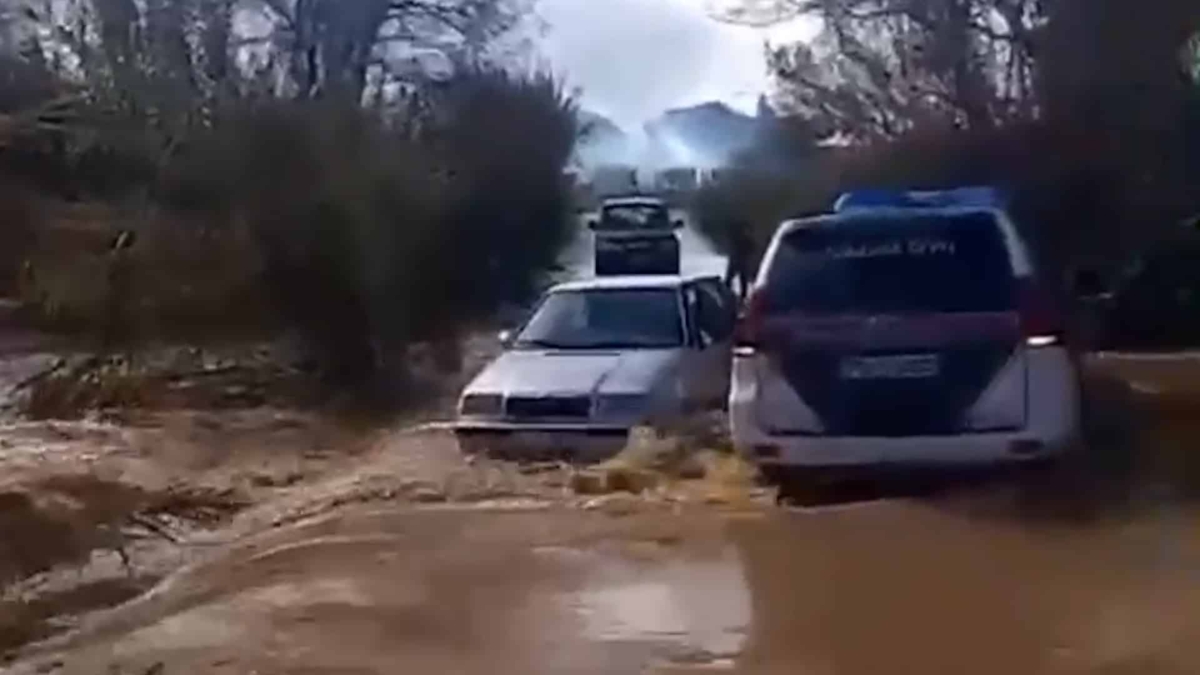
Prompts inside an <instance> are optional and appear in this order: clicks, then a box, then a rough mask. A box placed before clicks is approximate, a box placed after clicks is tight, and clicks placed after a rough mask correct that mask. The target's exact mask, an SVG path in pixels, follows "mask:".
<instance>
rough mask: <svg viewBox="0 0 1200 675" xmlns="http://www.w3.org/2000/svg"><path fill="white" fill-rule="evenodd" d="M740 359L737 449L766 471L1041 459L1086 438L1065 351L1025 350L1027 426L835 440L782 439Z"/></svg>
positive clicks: (732, 410) (734, 401)
mask: <svg viewBox="0 0 1200 675" xmlns="http://www.w3.org/2000/svg"><path fill="white" fill-rule="evenodd" d="M738 361H739V360H738V359H735V361H734V380H733V386H732V389H731V392H730V399H729V423H730V431H731V435H732V437H733V444H734V446H735V447H736V448H737V449H738V451H739V452H741V453H742V454H743V455H744V456H746V457H747V458H748V459H751V460H753V461H754V462H756V463H758V464H761V465H763V466H779V467H789V466H793V467H842V468H844V467H855V466H871V465H888V464H903V465H934V466H938V465H941V466H974V465H988V464H1004V463H1021V462H1031V461H1038V460H1043V459H1047V458H1051V457H1055V456H1057V455H1059V454H1062V453H1063V452H1064V451H1065V450H1067V449H1068V448H1070V447H1071V446H1072V445H1074V444H1075V443H1077V442H1078V441H1079V439H1080V435H1081V433H1082V431H1081V430H1082V424H1081V413H1080V409H1081V403H1082V390H1081V388H1080V381H1079V377H1078V371H1077V370H1076V369H1075V366H1074V363H1073V361H1072V358H1071V356H1070V354H1068V353H1067V352H1066V350H1064V349H1061V348H1050V349H1039V350H1029V351H1028V352H1027V353H1026V362H1027V383H1026V392H1027V400H1026V409H1027V415H1026V419H1025V424H1024V425H1023V428H1021V429H1018V430H1013V431H1004V432H977V433H971V432H964V433H961V434H954V435H947V436H898V437H873V436H829V435H822V434H813V435H799V434H795V435H793V434H780V433H774V432H773V431H772V430H768V429H764V428H763V427H762V426H761V425H760V424H759V419H758V416H757V414H756V413H755V411H756V409H757V406H758V404H759V401H758V396H759V391H758V388H757V386H756V381H755V380H754V378H753V377H752V371H751V370H750V369H749V368H745V367H744V364H743V363H739V362H738Z"/></svg>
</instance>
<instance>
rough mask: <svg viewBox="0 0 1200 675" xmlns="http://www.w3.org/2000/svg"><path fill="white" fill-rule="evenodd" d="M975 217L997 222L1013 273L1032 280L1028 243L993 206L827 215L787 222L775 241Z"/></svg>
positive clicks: (887, 208) (873, 209)
mask: <svg viewBox="0 0 1200 675" xmlns="http://www.w3.org/2000/svg"><path fill="white" fill-rule="evenodd" d="M972 215H988V216H991V217H992V218H993V220H994V221H995V223H996V226H997V227H998V228H999V229H1000V233H1001V235H1002V236H1003V237H1004V242H1005V246H1006V247H1007V248H1008V251H1009V256H1010V257H1011V259H1012V264H1013V273H1014V274H1016V275H1017V276H1028V275H1031V274H1033V268H1034V267H1033V259H1032V257H1031V256H1030V254H1029V251H1028V249H1027V248H1026V246H1025V242H1024V240H1023V239H1022V237H1021V234H1020V232H1018V231H1017V227H1016V224H1015V223H1013V221H1012V218H1011V217H1009V215H1008V213H1007V212H1006V211H1005V210H1004V209H1000V208H995V207H989V206H931V207H904V206H880V207H869V208H867V207H859V208H853V209H846V210H844V211H840V212H837V213H826V214H821V215H817V216H811V217H807V218H794V219H792V220H785V221H783V223H781V224H780V226H779V228H778V230H776V233H775V240H776V241H777V240H778V239H779V238H780V237H784V236H787V235H788V234H790V233H792V232H795V231H797V230H803V229H809V228H819V227H830V226H839V225H845V226H848V227H852V226H853V221H855V220H862V219H867V218H869V219H872V220H893V219H894V220H896V221H897V222H899V221H903V220H907V219H911V218H914V217H918V218H920V217H923V218H955V217H960V216H972Z"/></svg>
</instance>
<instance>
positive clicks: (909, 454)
mask: <svg viewBox="0 0 1200 675" xmlns="http://www.w3.org/2000/svg"><path fill="white" fill-rule="evenodd" d="M747 441H750V439H741V442H740V443H738V450H740V451H741V452H742V453H743V454H745V455H746V456H747V457H748V458H749V459H751V460H753V461H754V462H755V463H757V464H761V465H764V466H770V465H778V466H796V467H850V466H875V465H878V466H884V465H889V464H904V465H922V466H924V465H928V466H937V465H944V466H964V465H986V464H1004V463H1013V462H1029V461H1036V460H1042V459H1046V458H1048V457H1053V456H1056V455H1058V454H1060V453H1061V452H1062V451H1063V450H1064V449H1065V448H1066V447H1067V446H1068V445H1069V441H1068V440H1067V439H1065V438H1064V439H1039V438H1035V437H1033V436H1029V435H1026V434H1021V433H1011V434H1003V433H998V434H974V435H969V436H909V437H903V438H868V437H850V436H836V437H834V436H769V437H768V436H763V437H761V438H758V439H753V441H752V442H747Z"/></svg>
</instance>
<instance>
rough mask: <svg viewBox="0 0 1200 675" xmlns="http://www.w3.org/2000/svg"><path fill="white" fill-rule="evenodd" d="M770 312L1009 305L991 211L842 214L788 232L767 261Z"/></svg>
mask: <svg viewBox="0 0 1200 675" xmlns="http://www.w3.org/2000/svg"><path fill="white" fill-rule="evenodd" d="M770 265H771V267H770V271H769V273H768V278H767V284H766V294H767V298H766V300H767V309H768V311H770V312H811V313H821V314H858V313H872V314H880V313H904V312H988V311H1002V310H1007V309H1011V308H1012V306H1013V291H1014V284H1013V274H1012V263H1011V262H1010V259H1009V255H1008V250H1007V248H1006V247H1005V244H1004V237H1003V234H1002V233H1001V231H1000V228H999V227H998V226H997V223H996V221H995V218H994V217H992V216H991V215H989V214H986V213H979V214H966V215H953V216H950V215H946V216H940V215H926V214H923V215H913V216H899V217H897V216H888V217H880V216H871V215H869V214H864V215H857V216H845V217H842V218H838V219H835V220H831V221H829V222H828V223H827V224H824V225H820V226H816V227H812V228H806V229H800V230H796V231H794V232H792V233H790V234H788V235H786V236H785V237H784V238H783V239H782V240H781V241H780V246H779V248H778V250H777V252H776V257H775V258H774V259H773V261H771V263H770Z"/></svg>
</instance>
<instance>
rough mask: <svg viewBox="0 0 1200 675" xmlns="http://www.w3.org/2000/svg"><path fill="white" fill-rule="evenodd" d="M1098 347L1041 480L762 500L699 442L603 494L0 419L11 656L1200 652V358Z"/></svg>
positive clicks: (185, 438) (386, 448) (301, 442)
mask: <svg viewBox="0 0 1200 675" xmlns="http://www.w3.org/2000/svg"><path fill="white" fill-rule="evenodd" d="M1099 361H1101V363H1100V364H1099V365H1098V366H1097V367H1098V368H1101V369H1103V370H1105V371H1107V372H1110V373H1115V374H1117V375H1119V376H1120V378H1122V379H1123V380H1124V381H1125V382H1128V383H1131V384H1132V387H1123V388H1121V389H1120V391H1121V392H1122V394H1121V395H1126V396H1130V397H1132V398H1131V399H1130V400H1123V401H1122V402H1121V404H1120V406H1119V407H1114V408H1112V409H1111V410H1106V411H1104V412H1102V413H1101V414H1100V415H1099V416H1098V419H1100V420H1101V421H1102V422H1103V423H1102V424H1101V425H1099V427H1098V431H1097V434H1096V435H1097V438H1096V440H1097V445H1096V448H1097V449H1096V455H1095V461H1094V462H1093V463H1092V464H1090V465H1089V466H1088V467H1087V468H1086V470H1084V471H1083V472H1081V473H1080V474H1079V475H1077V476H1075V478H1076V479H1077V481H1076V482H1077V484H1076V485H1074V486H1065V487H1064V489H1065V488H1066V487H1070V488H1071V489H1072V490H1073V491H1072V493H1071V495H1069V498H1068V495H1067V494H1065V493H1064V494H1063V495H1049V496H1050V497H1051V498H1050V499H1049V500H1048V501H1047V499H1046V498H1047V493H1046V491H1045V490H1044V487H1045V486H1043V485H1039V484H1038V483H1036V482H1032V483H1031V482H1030V481H1029V480H1028V479H1025V478H1012V477H1003V476H996V477H992V479H991V480H987V481H983V482H974V481H972V482H963V481H958V480H950V481H946V482H945V484H944V485H941V486H940V487H941V488H942V489H940V490H935V491H929V490H922V491H920V492H918V493H912V492H911V491H906V490H903V489H901V490H892V489H891V487H895V486H890V487H888V489H877V490H874V491H868V492H866V493H855V495H854V499H853V500H852V501H848V502H846V503H841V504H829V505H826V506H823V507H820V508H815V509H799V510H783V509H778V508H776V507H775V506H774V505H773V503H772V501H771V499H770V497H769V495H763V494H761V492H760V491H758V490H757V489H756V488H755V487H754V485H753V484H752V483H751V482H750V481H749V480H746V477H745V476H744V475H741V474H737V473H736V472H732V471H731V472H729V473H721V472H717V471H715V470H714V469H712V468H711V467H710V468H709V470H708V471H707V472H702V473H706V475H705V476H704V477H703V478H687V479H685V478H681V477H679V476H675V475H669V476H668V475H664V476H660V477H659V478H654V477H653V476H651V477H649V478H646V477H640V478H637V479H636V480H635V479H634V478H633V477H631V476H632V475H635V474H631V476H626V477H625V478H624V479H623V480H622V481H621V485H622V486H623V487H622V488H617V489H633V490H635V491H637V492H638V493H639V494H636V495H635V494H630V493H621V492H618V493H614V494H605V492H609V491H611V489H612V488H611V486H610V490H597V489H592V488H588V489H583V484H582V483H580V482H579V481H578V480H577V476H576V475H575V474H573V473H572V472H571V471H569V470H566V469H562V468H554V467H547V468H541V469H539V470H537V471H533V470H528V469H526V470H519V469H518V468H517V467H515V466H513V465H507V464H501V463H491V462H474V463H472V462H468V461H467V460H465V459H464V458H462V457H461V456H460V455H458V453H457V452H456V451H455V449H454V448H453V445H452V443H450V441H449V439H447V438H445V437H444V436H441V435H439V434H436V433H434V434H416V435H412V434H402V433H399V432H397V431H395V430H391V431H389V430H379V429H376V430H370V431H366V432H363V431H358V430H354V429H345V428H340V427H331V426H330V425H329V424H328V423H327V422H325V421H322V420H320V419H316V418H312V417H309V416H305V415H301V414H297V413H288V412H285V411H271V410H268V409H261V410H255V411H244V412H240V413H233V412H228V411H226V412H221V413H219V414H213V413H203V414H201V413H182V412H181V413H172V414H164V415H161V416H157V417H154V418H153V419H151V420H143V421H141V422H139V423H138V424H137V425H135V426H129V427H116V426H111V425H108V426H106V425H97V424H88V423H77V424H58V423H55V424H25V425H11V426H10V427H6V428H5V429H3V430H2V431H0V440H3V441H4V446H5V447H4V451H3V452H0V502H2V503H0V507H3V508H0V513H2V514H4V515H3V517H0V528H2V531H3V532H4V533H5V535H6V538H5V540H4V541H3V542H0V562H4V563H7V564H9V566H10V567H13V566H14V565H16V566H17V567H20V569H17V570H16V571H15V572H13V574H17V573H20V574H18V576H20V575H25V576H23V577H22V578H23V581H21V582H20V583H15V584H13V585H12V586H11V587H10V589H9V591H8V593H7V595H6V599H5V600H4V602H3V603H2V604H0V611H3V612H4V613H3V614H2V615H0V616H2V617H3V620H0V640H2V639H8V642H7V643H6V644H5V645H4V646H5V647H11V648H12V649H13V651H11V652H10V653H9V656H10V658H11V660H10V661H9V662H8V665H7V671H6V672H12V673H18V674H26V673H30V674H31V673H53V672H61V673H72V674H74V673H79V674H81V675H90V674H92V673H100V672H105V673H136V674H138V675H142V674H145V673H264V674H265V673H312V674H317V673H329V674H333V673H394V672H452V673H642V672H648V673H695V672H711V671H718V672H736V673H785V672H786V673H813V674H836V675H858V674H860V673H862V674H864V675H874V674H876V673H889V674H892V673H896V674H907V673H913V674H914V675H916V674H918V673H919V674H921V675H925V674H927V673H971V674H973V675H974V674H978V673H982V674H985V675H986V674H989V673H997V674H1001V673H1003V674H1005V675H1007V674H1008V673H1014V672H1019V673H1035V674H1040V673H1047V674H1051V673H1053V674H1058V673H1064V674H1082V673H1089V674H1090V673H1096V674H1104V675H1108V674H1116V673H1181V674H1182V673H1194V672H1200V646H1198V645H1200V639H1198V638H1200V583H1197V582H1198V581H1200V538H1197V537H1196V532H1197V525H1198V524H1200V518H1198V516H1200V510H1198V509H1197V507H1196V503H1195V497H1196V496H1197V495H1200V490H1197V489H1196V488H1197V486H1200V480H1198V478H1200V470H1198V467H1200V463H1197V462H1196V461H1195V460H1194V459H1193V452H1192V448H1193V445H1194V442H1195V441H1194V439H1195V432H1196V431H1197V430H1198V429H1200V422H1196V421H1195V420H1196V419H1197V418H1196V416H1195V413H1196V412H1197V410H1200V404H1197V401H1200V385H1197V384H1196V383H1197V382H1200V378H1197V377H1195V374H1196V372H1197V366H1196V365H1195V364H1196V363H1200V361H1197V360H1196V359H1190V357H1185V356H1179V357H1177V358H1175V359H1173V360H1164V359H1140V360H1139V359H1129V358H1123V357H1108V358H1107V359H1100V360H1099ZM1189 369H1190V371H1189ZM1189 372H1190V373H1191V375H1189V374H1188V373H1189ZM1114 396H1115V394H1114ZM714 466H715V465H714ZM636 475H640V474H636ZM739 481H741V482H739ZM1053 485H1058V483H1054V484H1053ZM1080 487H1081V488H1083V489H1081V490H1077V491H1075V488H1080ZM581 493H583V494H581ZM597 493H599V494H597ZM5 518H7V520H5ZM18 527H21V528H24V529H21V530H20V531H18V530H17V529H16V528H18ZM14 533H15V536H14ZM118 549H123V551H124V553H123V554H124V555H125V556H126V557H127V558H128V564H129V568H130V569H128V570H126V569H124V568H123V566H122V563H121V561H120V559H119V556H118V555H116V553H115V551H116V550H118ZM22 565H23V567H21V566H22ZM0 567H2V566H0ZM22 570H23V571H22ZM3 571H4V570H3V569H0V572H3ZM21 612H24V613H25V614H26V615H27V616H26V617H25V618H26V619H28V621H26V622H24V623H22V622H21V621H16V620H13V619H12V617H13V616H17V617H18V618H20V616H21ZM5 620H7V621H8V626H7V628H8V630H9V637H8V638H6V637H5V635H6V633H5ZM21 631H24V632H21ZM14 636H15V637H14Z"/></svg>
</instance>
